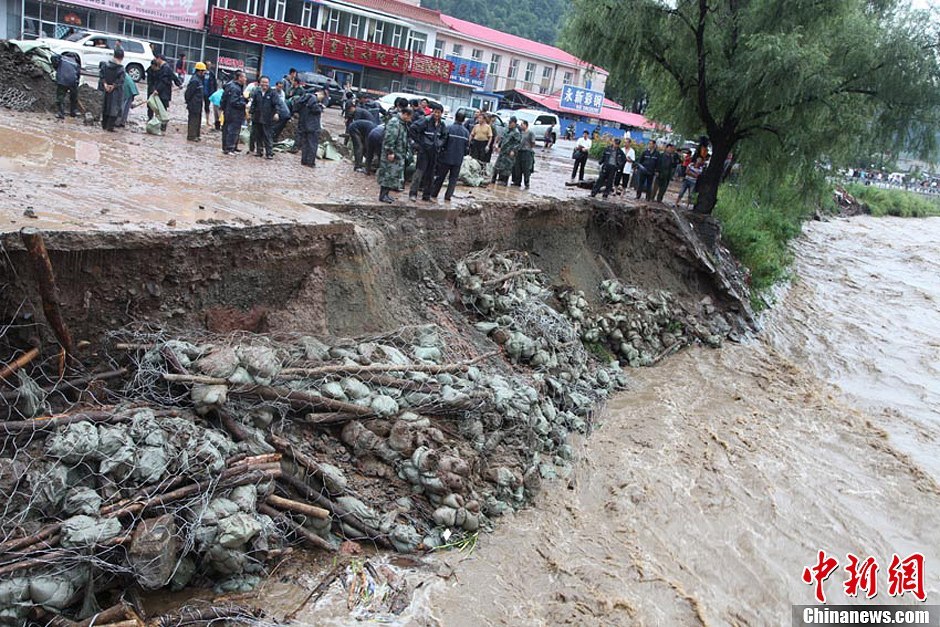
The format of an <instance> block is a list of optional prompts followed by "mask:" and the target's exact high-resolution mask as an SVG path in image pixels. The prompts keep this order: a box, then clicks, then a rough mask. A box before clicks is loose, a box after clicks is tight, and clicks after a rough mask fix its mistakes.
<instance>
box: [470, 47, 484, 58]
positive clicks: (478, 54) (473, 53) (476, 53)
mask: <svg viewBox="0 0 940 627" xmlns="http://www.w3.org/2000/svg"><path fill="white" fill-rule="evenodd" d="M470 56H471V57H473V60H474V61H482V60H483V51H482V50H480V49H479V48H474V49H473V50H472V51H471V52H470Z"/></svg>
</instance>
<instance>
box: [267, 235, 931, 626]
mask: <svg viewBox="0 0 940 627" xmlns="http://www.w3.org/2000/svg"><path fill="white" fill-rule="evenodd" d="M938 250H940V219H930V220H920V221H913V220H902V219H873V218H867V217H862V218H854V219H851V220H835V221H831V222H825V223H819V222H817V223H812V224H809V225H807V227H806V231H805V235H804V237H803V238H802V239H801V240H800V241H799V242H798V243H797V244H796V256H797V261H796V264H795V268H794V270H795V279H794V281H793V283H792V284H791V285H790V286H789V287H788V288H787V290H786V291H785V292H784V293H782V294H781V295H780V302H779V303H778V304H777V306H776V307H775V308H774V310H773V311H772V312H770V313H769V314H768V316H767V317H766V319H765V321H764V323H765V331H764V332H763V333H762V334H761V336H760V337H758V338H756V339H755V340H753V341H752V342H750V343H748V344H743V345H728V346H725V347H724V348H721V349H720V350H709V349H705V348H696V349H692V350H687V351H685V352H683V353H681V354H679V355H677V356H675V357H673V358H671V359H669V360H666V361H665V362H664V363H663V364H662V365H660V366H657V367H655V368H646V369H639V370H634V371H632V372H631V375H632V378H633V385H632V387H631V389H630V390H629V391H627V392H625V393H623V394H621V395H620V396H618V397H616V398H614V399H613V400H612V401H611V402H610V403H609V405H608V407H607V408H606V411H605V412H604V413H603V416H602V419H601V421H600V424H599V427H598V428H597V430H596V431H595V432H594V433H593V434H592V435H591V436H590V437H589V438H586V439H584V440H583V441H581V442H579V443H577V445H578V449H579V453H580V458H581V461H580V463H579V465H578V469H577V472H576V475H575V476H574V477H573V478H572V479H571V480H570V481H568V482H556V483H555V484H552V485H549V486H548V487H547V489H545V490H543V494H542V496H541V497H540V499H539V502H538V503H537V504H536V506H535V507H532V508H530V509H528V510H526V511H523V512H520V513H518V514H516V515H515V516H514V517H513V519H512V520H502V521H501V522H500V523H499V525H498V526H497V529H496V531H495V532H494V533H492V534H486V535H483V536H481V538H480V541H479V544H478V545H477V548H476V549H475V550H474V551H473V552H472V553H466V552H464V553H460V552H457V551H453V552H449V553H444V554H442V555H440V556H439V557H437V558H435V559H433V560H432V561H431V566H430V569H428V568H423V569H419V571H418V572H417V573H416V574H414V571H413V575H414V576H413V577H412V579H411V584H412V585H414V586H416V592H415V593H414V595H413V597H412V600H411V602H410V604H409V605H408V607H407V609H406V610H405V611H404V613H402V614H401V615H400V616H399V617H397V619H394V618H392V619H391V620H392V622H394V623H396V624H406V625H446V626H451V625H453V626H462V625H467V626H476V625H512V626H528V625H532V626H541V625H562V624H564V625H789V624H791V622H790V621H791V614H790V613H791V604H810V603H813V587H812V586H810V585H807V584H805V583H803V582H802V581H801V574H802V572H803V569H804V568H805V567H807V566H811V565H813V564H814V563H815V560H816V555H817V552H818V551H819V550H824V551H826V552H827V553H828V554H829V555H832V556H833V557H835V558H836V559H838V560H839V570H838V571H837V572H836V573H835V574H834V575H833V576H832V577H830V578H829V579H828V580H827V581H826V583H825V585H824V590H825V592H826V595H827V597H828V600H829V602H831V603H848V602H852V601H853V600H852V599H849V598H848V597H846V596H845V592H844V590H843V583H844V582H845V580H846V575H845V572H844V570H843V568H844V566H845V564H846V562H847V558H846V554H847V553H853V554H855V555H858V556H859V557H860V558H861V559H863V560H864V559H865V557H867V556H869V555H870V556H873V557H874V558H875V559H876V560H877V562H878V564H879V567H880V570H879V573H878V575H877V576H876V580H877V583H878V586H879V588H878V594H877V596H876V597H875V598H874V600H873V601H872V602H874V603H891V602H904V603H912V602H915V601H914V600H913V599H912V598H911V595H910V593H908V594H907V595H906V596H905V597H902V598H901V599H895V598H892V597H890V596H888V594H887V575H886V572H887V570H888V566H889V563H890V560H891V557H892V555H893V554H895V553H896V554H898V555H900V556H901V557H902V558H903V557H907V556H908V555H911V554H913V553H917V552H919V553H922V554H923V555H924V558H925V564H926V568H925V574H926V576H925V587H926V594H927V599H928V602H934V603H935V602H936V599H938V596H940V577H938V573H940V530H938V528H937V525H936V522H935V521H936V516H937V513H938V512H940V488H938V480H940V472H938V469H940V455H938V453H940V444H938V436H940V414H938V410H937V408H938V407H940V310H938V306H937V305H938V302H940V279H938V277H940V262H938V259H937V251H938ZM428 570H430V571H436V572H435V573H434V574H431V573H429V572H428ZM317 580H318V579H317V577H313V576H311V577H309V578H308V580H307V581H306V583H303V578H301V580H300V582H301V584H302V585H301V586H300V588H302V590H301V589H298V587H296V583H295V585H290V586H285V585H281V584H279V583H278V582H277V578H276V577H274V578H272V579H271V580H269V582H267V583H265V584H263V586H262V588H261V590H260V597H261V598H262V599H264V601H265V604H266V605H267V606H268V609H269V611H270V613H269V615H273V616H277V617H278V618H280V617H281V616H283V615H285V614H286V613H288V610H291V609H294V608H296V607H298V601H299V600H302V599H303V598H304V597H306V596H308V595H307V593H306V592H305V590H310V589H312V588H313V587H314V586H315V585H316V583H317ZM295 582H296V580H295ZM346 601H347V598H346V597H345V596H344V594H343V591H342V589H341V588H339V586H338V585H337V586H334V590H333V591H332V592H330V593H328V594H326V595H324V596H323V598H322V599H321V600H320V601H319V602H317V603H315V604H311V605H309V606H305V607H304V608H303V610H302V611H300V612H299V613H296V614H295V615H294V619H295V620H294V622H295V623H298V624H336V625H341V624H357V623H358V621H357V620H356V619H355V618H353V617H351V616H350V615H349V614H348V613H347V611H346V605H347V603H346ZM374 617H375V616H374V615H373V618H374ZM360 618H361V617H360Z"/></svg>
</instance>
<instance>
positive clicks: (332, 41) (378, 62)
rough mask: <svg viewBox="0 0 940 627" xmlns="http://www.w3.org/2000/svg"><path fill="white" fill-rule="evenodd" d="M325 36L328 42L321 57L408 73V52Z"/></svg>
mask: <svg viewBox="0 0 940 627" xmlns="http://www.w3.org/2000/svg"><path fill="white" fill-rule="evenodd" d="M324 36H325V38H326V41H325V43H324V45H323V52H322V53H321V56H324V57H326V58H328V59H341V60H343V61H349V62H350V63H358V64H360V65H365V66H367V67H374V68H379V69H382V70H389V71H391V72H399V73H401V74H404V73H405V72H407V71H408V61H409V59H408V57H409V53H408V51H407V50H402V49H401V48H392V47H391V46H383V45H382V44H374V43H372V42H369V41H362V40H361V39H353V38H352V37H344V36H343V35H336V34H334V33H324Z"/></svg>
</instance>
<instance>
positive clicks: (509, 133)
mask: <svg viewBox="0 0 940 627" xmlns="http://www.w3.org/2000/svg"><path fill="white" fill-rule="evenodd" d="M521 143H522V133H520V132H519V128H518V127H517V126H516V118H515V117H511V118H509V128H507V129H506V132H505V133H503V136H502V137H501V138H500V140H499V158H498V159H497V160H496V165H495V166H494V167H493V181H492V182H493V183H495V182H496V181H497V180H499V182H500V183H505V184H506V185H507V186H508V185H509V175H510V174H512V168H513V166H514V165H515V163H516V154H517V153H518V152H519V146H520V144H521Z"/></svg>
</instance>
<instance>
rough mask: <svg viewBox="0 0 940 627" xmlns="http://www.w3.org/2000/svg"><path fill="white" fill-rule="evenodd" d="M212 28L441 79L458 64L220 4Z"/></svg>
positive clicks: (215, 31)
mask: <svg viewBox="0 0 940 627" xmlns="http://www.w3.org/2000/svg"><path fill="white" fill-rule="evenodd" d="M209 32H211V33H212V34H213V35H221V36H222V37H229V38H231V39H240V40H242V41H251V42H254V43H258V44H263V45H266V46H275V47H277V48H287V49H288V50H298V51H300V52H307V53H310V54H313V55H317V56H321V57H326V58H328V59H340V60H343V61H348V62H350V63H358V64H359V65H365V66H367V67H373V68H378V69H381V70H388V71H390V72H396V73H400V74H413V75H415V76H417V77H418V78H425V79H430V80H433V81H437V82H439V83H447V82H449V81H450V74H451V72H452V71H453V66H454V64H453V63H451V62H450V61H448V60H446V59H437V58H435V57H429V56H427V55H423V54H415V53H411V52H409V51H407V50H402V49H401V48H393V47H391V46H383V45H382V44H376V43H372V42H369V41H362V40H360V39H353V38H352V37H345V36H343V35H337V34H335V33H328V32H324V31H319V30H314V29H312V28H304V27H302V26H298V25H296V24H288V23H287V22H277V21H275V20H269V19H267V18H263V17H258V16H255V15H249V14H247V13H241V12H239V11H232V10H230V9H220V8H219V7H212V13H211V14H210V17H209Z"/></svg>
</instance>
